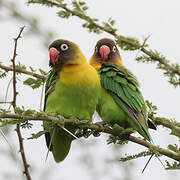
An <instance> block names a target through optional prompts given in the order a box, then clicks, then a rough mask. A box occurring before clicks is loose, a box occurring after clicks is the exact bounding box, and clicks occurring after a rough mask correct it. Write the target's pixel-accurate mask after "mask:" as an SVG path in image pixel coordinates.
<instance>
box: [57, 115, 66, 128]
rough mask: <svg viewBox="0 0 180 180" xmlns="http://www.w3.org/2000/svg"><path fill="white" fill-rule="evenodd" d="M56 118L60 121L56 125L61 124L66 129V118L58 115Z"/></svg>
mask: <svg viewBox="0 0 180 180" xmlns="http://www.w3.org/2000/svg"><path fill="white" fill-rule="evenodd" d="M56 117H57V118H58V119H59V121H58V122H56V123H57V124H59V125H60V126H62V127H64V123H65V120H66V118H65V117H64V116H61V115H57V116H56Z"/></svg>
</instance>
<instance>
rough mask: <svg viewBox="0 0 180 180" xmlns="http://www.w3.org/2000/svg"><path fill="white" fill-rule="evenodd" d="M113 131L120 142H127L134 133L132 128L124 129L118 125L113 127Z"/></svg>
mask: <svg viewBox="0 0 180 180" xmlns="http://www.w3.org/2000/svg"><path fill="white" fill-rule="evenodd" d="M113 130H114V131H115V132H116V133H117V134H118V137H119V139H120V140H122V141H126V140H128V138H129V136H130V134H131V133H133V132H134V130H133V129H132V128H126V129H124V128H123V127H121V126H119V125H118V124H114V125H113Z"/></svg>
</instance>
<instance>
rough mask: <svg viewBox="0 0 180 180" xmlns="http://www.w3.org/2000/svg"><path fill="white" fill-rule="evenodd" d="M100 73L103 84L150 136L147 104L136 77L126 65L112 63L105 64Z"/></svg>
mask: <svg viewBox="0 0 180 180" xmlns="http://www.w3.org/2000/svg"><path fill="white" fill-rule="evenodd" d="M99 74H100V78H101V85H102V86H103V87H104V88H105V89H106V90H108V92H109V93H110V94H111V95H112V97H113V99H114V100H115V102H116V103H117V104H118V105H119V106H120V107H121V108H122V109H123V110H124V111H125V112H126V113H127V115H128V116H129V117H131V119H132V120H134V122H135V123H136V125H137V126H138V127H139V128H140V129H141V130H143V131H144V132H145V134H147V136H148V137H149V136H150V135H149V133H148V130H147V127H148V126H147V111H146V105H145V101H144V99H143V97H142V95H141V92H140V91H139V83H138V81H137V79H136V77H135V76H134V75H133V74H132V73H131V72H130V71H129V70H127V69H126V68H125V67H123V66H118V65H110V64H103V65H102V67H101V68H100V69H99Z"/></svg>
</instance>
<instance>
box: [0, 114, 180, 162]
mask: <svg viewBox="0 0 180 180" xmlns="http://www.w3.org/2000/svg"><path fill="white" fill-rule="evenodd" d="M0 118H7V119H22V120H33V121H60V119H58V118H56V117H51V116H38V115H34V116H24V115H18V114H10V113H2V114H0ZM62 122H64V123H65V124H68V125H74V126H77V127H78V126H79V125H80V124H79V123H77V122H72V121H69V120H68V119H65V120H64V119H63V120H62ZM87 128H89V129H91V130H95V131H97V132H104V133H107V134H111V135H114V136H118V137H120V138H122V137H121V135H120V133H118V132H117V131H115V130H113V129H111V128H110V127H106V126H104V127H103V128H101V127H99V126H98V125H97V124H91V125H87ZM128 140H129V141H131V142H134V143H136V144H139V145H142V146H145V147H147V148H150V149H156V151H157V152H159V153H160V154H162V155H165V156H167V157H169V158H171V159H174V160H176V161H179V162H180V154H179V153H176V152H172V151H170V150H168V149H164V148H160V147H159V146H156V145H153V144H151V143H149V142H147V141H145V140H143V139H140V138H137V137H134V136H132V135H130V136H129V137H128Z"/></svg>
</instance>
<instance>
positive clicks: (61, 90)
mask: <svg viewBox="0 0 180 180" xmlns="http://www.w3.org/2000/svg"><path fill="white" fill-rule="evenodd" d="M49 56H50V61H49V66H50V67H51V70H50V72H49V75H48V77H47V79H46V86H45V102H44V111H45V112H47V113H53V114H55V115H56V116H63V117H64V118H67V119H71V120H72V119H75V120H76V121H77V120H78V121H79V122H81V121H83V120H86V121H87V122H88V123H91V122H92V115H93V113H94V111H95V109H96V105H97V103H98V97H99V94H100V79H99V76H98V73H97V71H96V70H95V69H94V68H93V67H92V66H91V65H89V64H88V63H87V61H86V58H85V56H84V55H83V53H82V52H81V50H80V48H79V47H78V45H76V44H75V43H73V42H70V41H68V40H63V39H58V40H55V41H54V42H53V43H52V44H51V45H50V46H49ZM43 126H44V129H45V130H47V131H48V132H46V133H45V139H46V144H47V147H48V148H49V149H50V151H52V153H53V156H54V159H55V161H56V162H61V161H63V160H64V159H65V158H66V156H67V155H68V152H69V150H70V147H71V143H72V141H73V140H74V139H75V138H74V137H73V136H72V135H71V134H70V133H68V132H66V131H65V130H64V129H62V128H61V127H59V126H57V125H54V123H52V122H48V121H46V122H45V121H44V123H43ZM49 127H52V128H51V129H50V130H48V129H49ZM65 128H66V129H67V130H68V131H70V132H71V133H72V134H74V133H75V131H76V130H77V128H75V127H73V126H71V125H65Z"/></svg>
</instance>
